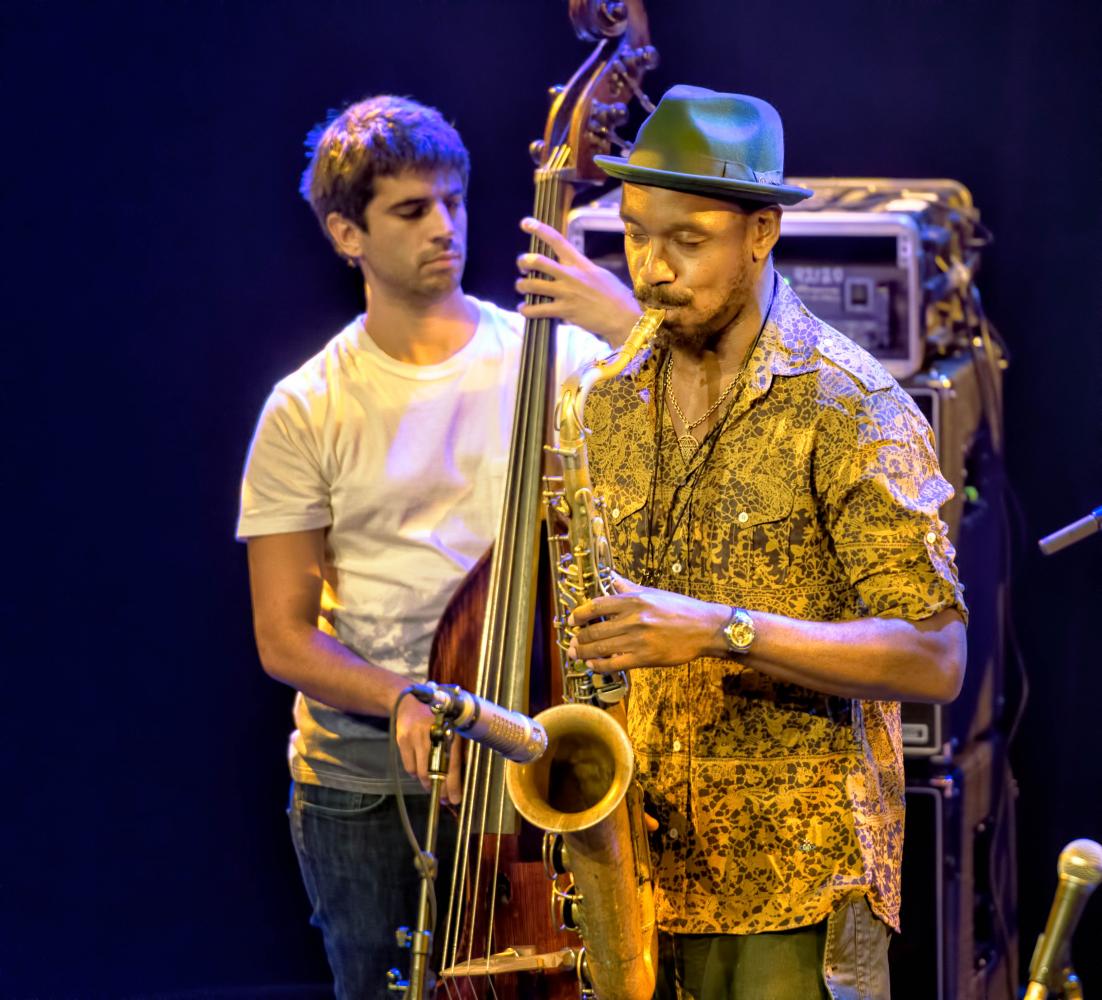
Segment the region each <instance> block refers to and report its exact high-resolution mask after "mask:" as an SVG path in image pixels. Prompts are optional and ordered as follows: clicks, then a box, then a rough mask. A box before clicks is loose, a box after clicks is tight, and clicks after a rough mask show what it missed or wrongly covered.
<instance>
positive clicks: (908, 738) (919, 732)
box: [903, 722, 930, 747]
mask: <svg viewBox="0 0 1102 1000" xmlns="http://www.w3.org/2000/svg"><path fill="white" fill-rule="evenodd" d="M929 742H930V727H929V726H927V725H925V724H924V723H921V722H904V723H903V745H904V746H905V747H913V746H925V745H926V744H927V743H929Z"/></svg>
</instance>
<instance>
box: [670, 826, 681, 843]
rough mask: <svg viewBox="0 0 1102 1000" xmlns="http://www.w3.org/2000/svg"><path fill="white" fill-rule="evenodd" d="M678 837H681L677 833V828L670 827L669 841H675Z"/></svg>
mask: <svg viewBox="0 0 1102 1000" xmlns="http://www.w3.org/2000/svg"><path fill="white" fill-rule="evenodd" d="M680 836H681V834H680V833H679V832H678V829H677V827H676V826H671V827H670V840H677V839H678V838H679V837H680Z"/></svg>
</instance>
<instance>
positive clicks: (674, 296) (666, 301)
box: [632, 281, 693, 308]
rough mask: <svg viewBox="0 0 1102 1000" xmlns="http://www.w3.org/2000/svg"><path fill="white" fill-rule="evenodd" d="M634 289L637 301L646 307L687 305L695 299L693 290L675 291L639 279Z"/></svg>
mask: <svg viewBox="0 0 1102 1000" xmlns="http://www.w3.org/2000/svg"><path fill="white" fill-rule="evenodd" d="M632 291H634V292H635V301H636V302H638V303H639V305H641V306H643V307H644V308H648V307H649V308H660V307H662V306H687V305H688V304H689V303H690V302H692V300H693V294H692V292H682V291H674V290H673V289H671V288H664V287H663V286H661V285H644V284H642V283H641V282H638V281H637V282H635V284H634V286H633V288H632Z"/></svg>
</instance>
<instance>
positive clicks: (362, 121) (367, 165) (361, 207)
mask: <svg viewBox="0 0 1102 1000" xmlns="http://www.w3.org/2000/svg"><path fill="white" fill-rule="evenodd" d="M306 147H307V149H308V150H309V156H310V165H309V166H308V167H307V168H306V170H305V172H304V173H303V175H302V183H301V184H300V185H299V193H300V194H301V195H302V197H303V198H305V199H306V200H307V201H308V202H309V203H310V207H311V208H312V209H313V211H314V215H316V216H317V218H318V222H320V223H321V227H322V230H323V231H325V233H326V235H327V236H328V235H329V234H328V230H327V229H326V226H325V220H326V218H327V217H328V215H329V213H330V212H336V213H338V214H339V215H342V216H344V218H346V219H348V220H349V221H351V222H354V223H356V224H357V225H358V226H361V227H362V226H364V225H366V218H365V213H366V211H367V206H368V204H370V202H371V199H372V198H373V197H374V196H375V178H376V177H391V176H394V175H395V174H398V173H401V172H402V171H404V170H424V171H433V170H454V171H455V172H456V173H458V174H459V176H460V178H461V179H462V182H463V189H464V190H466V188H467V179H468V177H469V175H470V169H471V161H470V156H469V155H468V153H467V148H466V146H464V145H463V140H462V139H461V138H460V137H459V133H458V132H457V131H456V130H455V128H454V127H453V126H452V125H450V124H448V122H446V121H445V120H444V116H443V115H441V114H440V112H439V111H437V110H436V108H430V107H427V106H426V105H424V104H418V103H417V101H413V100H410V99H409V98H408V97H394V96H392V95H390V94H381V95H379V96H377V97H368V98H365V99H364V100H362V101H357V102H356V103H355V104H351V105H349V106H348V107H347V108H345V109H344V110H343V111H341V112H336V111H332V112H330V115H329V117H328V118H327V119H326V121H325V122H324V124H321V125H317V126H315V127H314V128H313V129H311V130H310V134H309V135H308V136H307V137H306Z"/></svg>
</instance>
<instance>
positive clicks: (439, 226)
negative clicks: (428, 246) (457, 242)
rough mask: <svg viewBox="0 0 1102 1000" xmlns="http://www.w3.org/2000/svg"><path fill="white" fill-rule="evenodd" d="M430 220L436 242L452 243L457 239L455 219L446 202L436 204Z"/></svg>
mask: <svg viewBox="0 0 1102 1000" xmlns="http://www.w3.org/2000/svg"><path fill="white" fill-rule="evenodd" d="M429 219H430V223H431V227H432V230H431V231H432V238H433V239H434V240H441V241H447V242H451V240H452V239H454V238H455V218H454V217H453V215H452V213H451V211H450V210H449V208H448V205H447V203H446V202H443V201H438V202H436V203H435V204H434V205H433V206H432V211H431V212H430V213H429Z"/></svg>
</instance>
